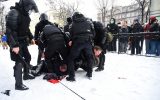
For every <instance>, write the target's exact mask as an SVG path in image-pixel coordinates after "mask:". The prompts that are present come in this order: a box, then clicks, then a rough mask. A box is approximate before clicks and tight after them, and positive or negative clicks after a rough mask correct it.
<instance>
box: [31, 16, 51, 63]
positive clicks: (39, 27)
mask: <svg viewBox="0 0 160 100" xmlns="http://www.w3.org/2000/svg"><path fill="white" fill-rule="evenodd" d="M39 19H40V22H39V23H37V25H36V27H35V34H34V39H35V43H36V44H37V45H38V50H39V51H38V58H37V65H38V64H39V63H40V61H41V57H42V53H43V52H42V49H43V43H42V42H41V40H40V36H41V32H42V31H43V28H44V27H45V26H46V25H52V24H53V23H51V22H49V21H48V16H47V15H46V14H44V13H43V14H41V16H40V18H39Z"/></svg>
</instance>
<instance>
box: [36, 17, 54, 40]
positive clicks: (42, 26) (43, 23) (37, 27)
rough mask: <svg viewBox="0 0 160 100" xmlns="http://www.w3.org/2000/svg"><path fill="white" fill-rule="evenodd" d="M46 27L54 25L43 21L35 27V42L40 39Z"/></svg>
mask: <svg viewBox="0 0 160 100" xmlns="http://www.w3.org/2000/svg"><path fill="white" fill-rule="evenodd" d="M46 25H53V23H51V22H49V21H48V20H42V21H40V22H39V23H37V25H36V27H35V34H34V39H35V40H38V39H39V38H40V34H41V32H42V31H43V28H44V27H45V26H46Z"/></svg>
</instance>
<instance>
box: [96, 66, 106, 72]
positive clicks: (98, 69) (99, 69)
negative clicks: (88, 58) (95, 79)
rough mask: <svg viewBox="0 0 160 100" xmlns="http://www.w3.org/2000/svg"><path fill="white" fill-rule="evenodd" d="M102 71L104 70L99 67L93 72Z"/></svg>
mask: <svg viewBox="0 0 160 100" xmlns="http://www.w3.org/2000/svg"><path fill="white" fill-rule="evenodd" d="M103 70H104V68H100V67H99V68H97V69H96V70H95V71H96V72H100V71H103Z"/></svg>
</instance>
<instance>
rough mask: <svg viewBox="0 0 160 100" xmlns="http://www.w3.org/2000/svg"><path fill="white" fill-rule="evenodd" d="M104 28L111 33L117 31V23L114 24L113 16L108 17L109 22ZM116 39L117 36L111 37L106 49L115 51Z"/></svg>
mask: <svg viewBox="0 0 160 100" xmlns="http://www.w3.org/2000/svg"><path fill="white" fill-rule="evenodd" d="M106 30H107V31H108V32H110V33H111V34H113V35H114V34H117V33H118V32H119V28H118V25H116V20H115V19H114V18H111V19H110V23H109V24H108V25H107V27H106ZM116 41H117V38H116V37H113V40H112V42H110V43H109V45H108V51H117V49H116Z"/></svg>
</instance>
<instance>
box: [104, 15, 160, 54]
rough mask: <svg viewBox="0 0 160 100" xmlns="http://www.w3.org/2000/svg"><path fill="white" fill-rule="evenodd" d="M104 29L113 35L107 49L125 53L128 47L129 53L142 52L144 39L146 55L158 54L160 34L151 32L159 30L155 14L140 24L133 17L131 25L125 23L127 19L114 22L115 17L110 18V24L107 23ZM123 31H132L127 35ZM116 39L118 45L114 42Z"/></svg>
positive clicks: (159, 51)
mask: <svg viewBox="0 0 160 100" xmlns="http://www.w3.org/2000/svg"><path fill="white" fill-rule="evenodd" d="M106 30H108V32H111V33H112V34H113V35H114V36H115V37H113V40H112V42H111V43H109V44H108V51H115V52H116V51H118V53H126V52H127V50H128V49H129V50H131V55H134V54H142V50H143V44H144V41H145V53H146V55H152V56H159V55H160V35H159V34H156V35H155V34H153V33H159V32H160V25H159V23H158V20H157V19H156V17H155V16H151V17H150V19H149V22H148V23H147V24H146V25H141V24H140V22H139V20H138V19H134V21H133V24H132V25H131V26H129V25H127V21H125V20H123V21H121V22H120V23H118V24H116V23H115V19H113V18H112V19H111V20H110V24H108V25H107V27H106ZM125 33H132V35H131V36H129V35H127V34H125ZM143 33H146V34H143ZM148 33H150V34H148ZM134 34H135V35H134ZM116 35H119V36H116ZM117 41H118V46H117V44H116V42H117ZM117 47H118V50H117Z"/></svg>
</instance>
